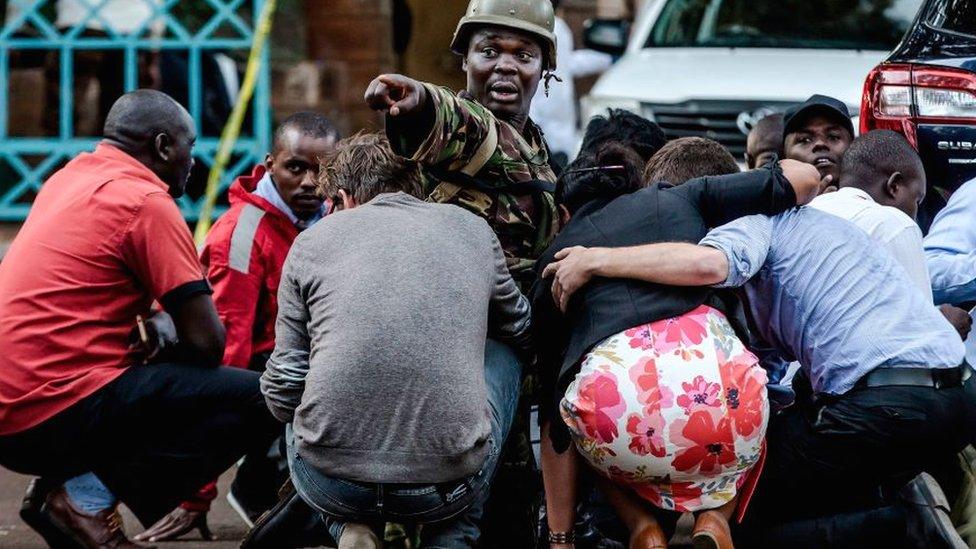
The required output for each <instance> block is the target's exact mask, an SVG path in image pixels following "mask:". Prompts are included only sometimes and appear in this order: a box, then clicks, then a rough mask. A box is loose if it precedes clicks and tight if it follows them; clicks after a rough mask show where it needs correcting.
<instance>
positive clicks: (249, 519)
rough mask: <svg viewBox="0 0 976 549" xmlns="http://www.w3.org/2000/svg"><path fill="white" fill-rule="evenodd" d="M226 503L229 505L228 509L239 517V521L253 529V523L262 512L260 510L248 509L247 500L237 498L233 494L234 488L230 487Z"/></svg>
mask: <svg viewBox="0 0 976 549" xmlns="http://www.w3.org/2000/svg"><path fill="white" fill-rule="evenodd" d="M227 503H229V504H230V508H231V509H233V510H234V511H236V512H237V514H238V515H240V517H241V520H243V521H244V524H246V525H247V527H248V528H254V521H256V520H258V518H259V517H260V516H261V514H262V513H263V512H264V511H263V510H261V509H255V508H253V507H248V505H247V500H246V499H244V498H241V497H239V496H238V495H236V494H235V493H234V488H233V487H231V489H230V490H227Z"/></svg>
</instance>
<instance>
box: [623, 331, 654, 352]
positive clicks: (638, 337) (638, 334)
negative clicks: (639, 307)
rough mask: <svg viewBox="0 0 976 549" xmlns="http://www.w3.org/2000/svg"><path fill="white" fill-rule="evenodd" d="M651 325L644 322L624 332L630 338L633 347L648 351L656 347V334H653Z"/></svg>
mask: <svg viewBox="0 0 976 549" xmlns="http://www.w3.org/2000/svg"><path fill="white" fill-rule="evenodd" d="M649 326H650V325H649V324H643V325H641V326H638V327H636V328H631V329H629V330H627V331H625V332H624V335H625V336H627V337H629V338H630V348H631V349H640V350H642V351H646V350H648V349H651V348H652V347H654V336H653V335H652V334H651V330H650V329H649Z"/></svg>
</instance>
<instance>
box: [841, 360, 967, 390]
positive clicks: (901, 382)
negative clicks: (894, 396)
mask: <svg viewBox="0 0 976 549" xmlns="http://www.w3.org/2000/svg"><path fill="white" fill-rule="evenodd" d="M972 375H973V369H972V367H971V366H970V365H969V364H968V363H967V362H966V361H965V360H964V361H963V362H962V364H960V365H959V366H956V367H955V368H877V369H874V370H872V371H870V372H868V373H867V375H865V376H864V377H862V378H861V379H860V381H858V382H857V383H856V384H855V385H854V388H856V389H867V388H869V387H890V386H908V387H932V388H934V389H951V388H953V387H959V386H961V385H962V384H963V383H965V382H966V380H967V379H969V378H970V377H972Z"/></svg>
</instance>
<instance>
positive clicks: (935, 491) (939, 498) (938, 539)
mask: <svg viewBox="0 0 976 549" xmlns="http://www.w3.org/2000/svg"><path fill="white" fill-rule="evenodd" d="M898 499H899V500H900V503H901V504H902V506H903V507H904V508H905V510H906V516H907V523H908V532H907V534H908V541H909V542H910V543H912V544H913V545H914V546H915V547H926V548H931V549H936V548H947V549H967V546H966V543H965V542H964V541H963V540H962V538H961V537H959V534H958V533H957V532H956V529H955V528H953V526H952V520H951V519H950V518H949V513H950V511H951V509H950V508H949V502H948V501H947V500H946V497H945V494H944V493H943V492H942V488H941V487H940V486H939V483H938V482H936V480H935V479H934V478H932V475H930V474H928V473H921V474H919V475H918V476H917V477H915V478H913V479H912V480H911V482H909V483H908V484H906V485H905V486H904V487H903V488H902V489H901V490H899V491H898Z"/></svg>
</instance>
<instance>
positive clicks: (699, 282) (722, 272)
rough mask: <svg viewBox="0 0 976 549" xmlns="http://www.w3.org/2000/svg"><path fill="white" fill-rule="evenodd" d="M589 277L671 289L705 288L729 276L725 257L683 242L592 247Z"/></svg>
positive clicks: (703, 247)
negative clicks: (653, 284)
mask: <svg viewBox="0 0 976 549" xmlns="http://www.w3.org/2000/svg"><path fill="white" fill-rule="evenodd" d="M590 251H591V253H592V254H593V259H592V261H593V262H592V269H591V272H592V274H593V276H602V277H605V278H631V279H635V280H643V281H645V282H653V283H657V284H668V285H671V286H708V285H711V284H718V283H719V282H723V281H724V280H725V279H726V277H727V276H728V273H729V262H728V259H727V258H726V257H725V254H724V253H722V252H721V251H719V250H716V249H715V248H710V247H707V246H698V245H696V244H688V243H683V242H673V243H670V242H669V243H661V244H646V245H644V246H634V247H630V248H592V249H591V250H590Z"/></svg>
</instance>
